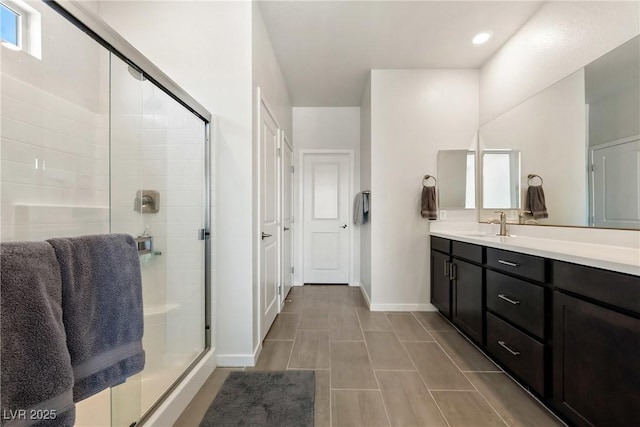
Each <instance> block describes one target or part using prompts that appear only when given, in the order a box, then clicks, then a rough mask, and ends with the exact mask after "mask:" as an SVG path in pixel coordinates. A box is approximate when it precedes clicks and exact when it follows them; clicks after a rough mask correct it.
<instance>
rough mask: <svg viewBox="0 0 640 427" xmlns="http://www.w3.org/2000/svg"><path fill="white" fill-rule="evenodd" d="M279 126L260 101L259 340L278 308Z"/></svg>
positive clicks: (264, 333)
mask: <svg viewBox="0 0 640 427" xmlns="http://www.w3.org/2000/svg"><path fill="white" fill-rule="evenodd" d="M278 137H279V130H278V125H277V124H276V121H275V119H274V118H273V116H272V115H271V114H270V113H269V110H268V109H267V108H266V106H265V105H264V103H263V102H260V228H261V230H260V232H261V233H262V234H261V247H260V251H261V252H260V331H261V334H262V337H261V340H262V339H264V337H265V335H266V334H267V332H268V331H269V328H270V327H271V324H272V323H273V321H274V320H275V318H276V314H278V310H279V308H280V303H279V298H278V285H279V280H278V277H279V271H278V270H279V268H278V267H279V264H280V259H279V255H280V250H279V243H278V242H279V230H278V228H279V224H278V217H279V211H278V175H279V164H278V148H279V146H278V145H279V139H278Z"/></svg>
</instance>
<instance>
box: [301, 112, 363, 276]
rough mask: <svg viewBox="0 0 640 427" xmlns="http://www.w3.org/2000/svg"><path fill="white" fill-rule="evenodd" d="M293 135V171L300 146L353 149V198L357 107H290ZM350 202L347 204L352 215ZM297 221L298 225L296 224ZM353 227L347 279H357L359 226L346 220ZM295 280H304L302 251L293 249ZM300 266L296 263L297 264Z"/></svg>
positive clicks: (357, 183)
mask: <svg viewBox="0 0 640 427" xmlns="http://www.w3.org/2000/svg"><path fill="white" fill-rule="evenodd" d="M293 139H294V140H295V146H294V153H293V155H294V159H295V160H294V161H295V168H296V171H300V170H302V168H301V165H300V164H299V162H300V150H306V149H336V150H353V152H354V163H355V166H354V169H355V170H354V171H353V176H354V186H353V188H354V194H352V195H350V197H349V202H350V203H351V201H352V200H353V197H354V196H355V193H357V192H359V191H360V107H325V108H316V107H296V108H294V109H293ZM301 179H302V174H296V175H295V177H294V212H295V214H296V220H295V223H294V242H295V246H296V247H297V248H302V247H303V236H302V230H301V227H300V226H299V225H300V224H302V212H301V211H300V209H301V208H300V207H301V206H302V201H301V200H300V188H301V186H302V182H301ZM351 212H352V205H351V204H350V205H349V215H350V218H351ZM296 224H297V225H296ZM349 224H350V226H351V227H352V233H353V239H352V242H353V245H352V248H351V254H352V257H353V269H352V270H351V272H350V279H349V282H350V283H351V284H354V285H355V284H359V283H360V227H359V226H356V225H353V224H351V222H350V223H349ZM296 253H297V257H296V258H294V259H295V260H296V262H295V266H294V267H296V268H295V275H294V283H295V284H296V285H301V284H303V283H304V277H303V274H302V273H303V272H302V270H303V269H302V255H303V254H302V251H301V250H298V251H296ZM298 266H299V267H298Z"/></svg>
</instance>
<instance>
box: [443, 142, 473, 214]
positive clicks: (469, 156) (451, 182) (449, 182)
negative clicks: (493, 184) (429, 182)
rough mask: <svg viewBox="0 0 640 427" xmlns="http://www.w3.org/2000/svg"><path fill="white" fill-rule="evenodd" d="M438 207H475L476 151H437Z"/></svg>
mask: <svg viewBox="0 0 640 427" xmlns="http://www.w3.org/2000/svg"><path fill="white" fill-rule="evenodd" d="M438 207H439V208H440V209H475V208H476V152H475V151H474V150H440V151H438Z"/></svg>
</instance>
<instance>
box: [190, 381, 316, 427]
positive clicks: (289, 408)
mask: <svg viewBox="0 0 640 427" xmlns="http://www.w3.org/2000/svg"><path fill="white" fill-rule="evenodd" d="M314 399H315V373H314V372H313V371H284V372H232V373H230V374H229V376H228V377H227V379H226V380H225V382H224V384H223V385H222V388H221V389H220V391H219V392H218V394H217V396H216V398H215V399H214V400H213V403H211V406H209V409H208V410H207V413H206V414H205V416H204V418H203V419H202V422H201V423H200V427H218V426H221V427H222V426H224V427H228V426H251V427H312V426H313V402H314Z"/></svg>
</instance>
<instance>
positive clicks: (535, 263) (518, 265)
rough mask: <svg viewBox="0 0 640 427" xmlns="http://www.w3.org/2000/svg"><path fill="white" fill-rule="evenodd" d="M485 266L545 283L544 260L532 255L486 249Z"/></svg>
mask: <svg viewBox="0 0 640 427" xmlns="http://www.w3.org/2000/svg"><path fill="white" fill-rule="evenodd" d="M487 265H488V266H490V267H493V268H495V269H497V270H501V271H505V272H507V273H511V274H515V275H517V276H521V277H525V278H527V279H531V280H535V281H537V282H542V283H545V282H546V281H547V280H546V279H547V274H546V268H545V260H544V258H540V257H537V256H533V255H525V254H521V253H518V252H510V251H503V250H500V249H495V248H487Z"/></svg>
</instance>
